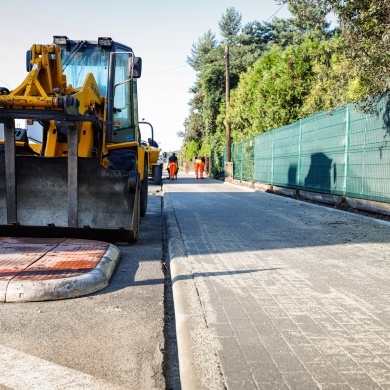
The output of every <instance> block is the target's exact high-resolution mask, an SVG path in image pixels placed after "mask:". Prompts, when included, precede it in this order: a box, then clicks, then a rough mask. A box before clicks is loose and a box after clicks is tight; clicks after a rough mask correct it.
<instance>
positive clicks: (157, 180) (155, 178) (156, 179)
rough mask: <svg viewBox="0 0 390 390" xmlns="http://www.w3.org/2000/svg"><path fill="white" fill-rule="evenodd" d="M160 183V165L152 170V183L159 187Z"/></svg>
mask: <svg viewBox="0 0 390 390" xmlns="http://www.w3.org/2000/svg"><path fill="white" fill-rule="evenodd" d="M161 182H162V165H156V166H155V167H154V170H153V183H154V184H156V185H160V184H161Z"/></svg>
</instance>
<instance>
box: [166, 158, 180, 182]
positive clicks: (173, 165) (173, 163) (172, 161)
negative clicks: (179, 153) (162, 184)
mask: <svg viewBox="0 0 390 390" xmlns="http://www.w3.org/2000/svg"><path fill="white" fill-rule="evenodd" d="M168 163H169V179H170V180H175V177H176V179H177V171H178V169H177V157H176V154H175V153H172V156H171V157H169V159H168Z"/></svg>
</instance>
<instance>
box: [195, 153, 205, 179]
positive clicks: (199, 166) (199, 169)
mask: <svg viewBox="0 0 390 390" xmlns="http://www.w3.org/2000/svg"><path fill="white" fill-rule="evenodd" d="M203 171H204V162H203V161H202V158H201V157H199V156H195V178H196V179H204V177H203Z"/></svg>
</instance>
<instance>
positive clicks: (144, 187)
mask: <svg viewBox="0 0 390 390" xmlns="http://www.w3.org/2000/svg"><path fill="white" fill-rule="evenodd" d="M148 180H149V178H148V158H147V156H146V155H145V164H144V179H143V180H142V182H141V194H140V195H141V199H140V203H141V210H140V215H141V217H144V216H145V215H146V210H147V209H148Z"/></svg>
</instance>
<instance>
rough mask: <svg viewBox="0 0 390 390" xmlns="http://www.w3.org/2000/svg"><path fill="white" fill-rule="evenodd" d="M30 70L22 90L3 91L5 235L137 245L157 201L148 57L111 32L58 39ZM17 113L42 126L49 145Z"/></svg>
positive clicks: (0, 193)
mask: <svg viewBox="0 0 390 390" xmlns="http://www.w3.org/2000/svg"><path fill="white" fill-rule="evenodd" d="M26 67H27V72H28V74H27V77H26V78H25V80H24V81H23V82H22V84H21V85H20V86H19V87H17V88H15V89H14V90H12V91H10V90H8V89H7V88H4V87H0V124H1V123H2V124H3V128H4V139H3V140H0V236H22V237H81V238H90V239H103V240H106V241H128V242H130V241H136V240H137V238H138V233H139V225H140V217H142V216H144V215H145V213H146V210H147V201H148V153H147V152H146V150H145V147H144V146H143V145H141V139H140V131H139V125H138V105H137V104H138V98H137V78H139V77H140V76H141V68H142V60H141V58H139V57H135V55H134V52H133V50H132V49H131V48H130V47H128V46H125V45H123V44H121V43H118V42H115V41H113V40H112V39H111V38H107V37H102V38H98V40H97V41H88V40H71V39H68V38H67V37H65V36H55V37H54V41H53V43H52V44H47V45H46V44H34V45H32V47H31V49H30V50H28V51H27V57H26ZM2 78H4V76H2ZM17 119H24V120H27V121H29V122H32V121H35V122H39V124H40V125H41V127H42V140H41V143H34V144H32V143H29V142H28V135H27V134H26V132H24V131H19V130H20V129H15V120H17Z"/></svg>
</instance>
